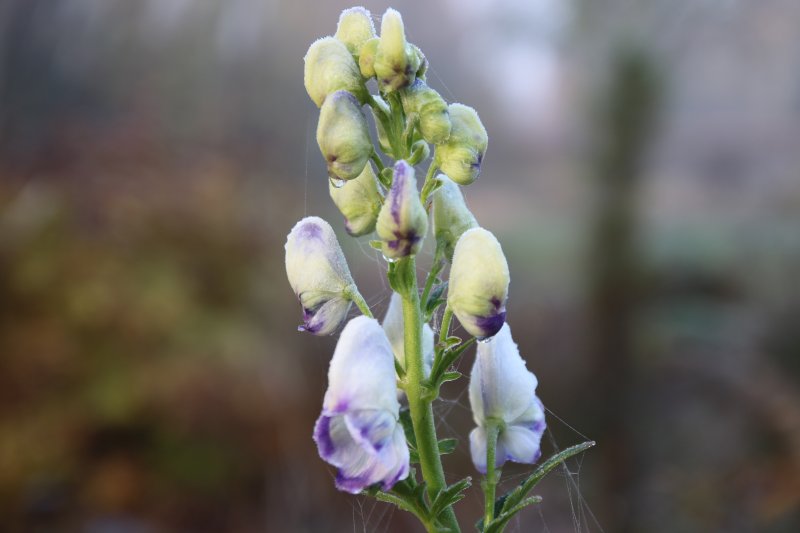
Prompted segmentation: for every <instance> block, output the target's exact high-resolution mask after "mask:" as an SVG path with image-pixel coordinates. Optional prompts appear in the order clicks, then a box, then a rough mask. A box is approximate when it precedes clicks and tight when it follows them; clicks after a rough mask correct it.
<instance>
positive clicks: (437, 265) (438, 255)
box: [420, 246, 444, 306]
mask: <svg viewBox="0 0 800 533" xmlns="http://www.w3.org/2000/svg"><path fill="white" fill-rule="evenodd" d="M443 266H444V258H443V257H442V249H441V247H439V246H437V247H436V251H435V252H434V253H433V265H431V271H430V272H429V273H428V279H426V280H425V288H424V289H422V297H420V302H422V304H423V305H425V306H427V305H428V296H429V295H430V293H431V289H432V288H433V284H434V282H435V281H436V278H437V276H439V272H441V271H442V267H443Z"/></svg>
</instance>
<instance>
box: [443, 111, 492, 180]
mask: <svg viewBox="0 0 800 533" xmlns="http://www.w3.org/2000/svg"><path fill="white" fill-rule="evenodd" d="M448 110H449V111H450V122H451V123H452V128H451V130H450V137H449V138H448V139H447V140H446V141H445V142H444V143H442V144H439V145H437V146H436V155H435V159H434V160H435V162H436V164H437V166H438V167H439V169H440V170H441V171H442V172H444V173H445V174H447V175H448V176H449V177H450V179H451V180H453V181H455V182H456V183H458V184H460V185H469V184H470V183H472V182H473V181H475V179H476V178H477V177H478V175H479V174H480V173H481V162H482V161H483V156H484V155H485V154H486V147H487V145H488V144H489V137H488V135H487V134H486V129H485V128H484V127H483V124H481V120H480V118H478V113H476V112H475V110H474V109H472V108H471V107H467V106H465V105H462V104H450V107H449V108H448Z"/></svg>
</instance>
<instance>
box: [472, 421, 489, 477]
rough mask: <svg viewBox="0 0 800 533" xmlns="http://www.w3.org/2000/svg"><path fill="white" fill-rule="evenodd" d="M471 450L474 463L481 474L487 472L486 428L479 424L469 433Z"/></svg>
mask: <svg viewBox="0 0 800 533" xmlns="http://www.w3.org/2000/svg"><path fill="white" fill-rule="evenodd" d="M469 452H470V455H471V456H472V464H474V465H475V468H476V469H477V470H478V472H480V473H481V474H485V473H486V430H484V429H483V426H478V427H476V428H475V429H473V430H472V431H470V433H469Z"/></svg>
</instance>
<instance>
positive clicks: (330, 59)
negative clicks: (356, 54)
mask: <svg viewBox="0 0 800 533" xmlns="http://www.w3.org/2000/svg"><path fill="white" fill-rule="evenodd" d="M304 61H305V67H304V74H303V78H304V80H303V81H304V82H305V86H306V91H307V92H308V96H310V97H311V99H312V100H313V101H314V103H315V104H317V107H321V106H322V103H323V102H324V101H325V97H327V96H328V95H329V94H331V93H333V92H335V91H339V90H345V91H349V92H350V93H352V94H354V95H356V96H357V97H358V98H359V100H361V101H362V102H363V101H365V100H364V99H365V98H366V96H367V92H366V89H365V88H364V83H363V82H362V80H361V71H360V70H359V68H358V65H357V64H356V60H355V59H353V56H352V55H350V51H349V50H348V49H347V46H346V45H345V44H344V43H343V42H341V41H339V40H338V39H335V38H333V37H323V38H322V39H317V40H316V41H314V42H313V43H311V46H310V47H309V48H308V52H307V53H306V57H305V58H304Z"/></svg>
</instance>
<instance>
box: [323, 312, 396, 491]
mask: <svg viewBox="0 0 800 533" xmlns="http://www.w3.org/2000/svg"><path fill="white" fill-rule="evenodd" d="M395 380H396V378H395V370H394V360H393V356H392V348H391V346H390V345H389V341H388V340H387V339H386V334H385V333H384V332H383V329H382V328H381V326H380V324H378V321H377V320H375V319H372V318H367V317H365V316H359V317H356V318H354V319H352V320H351V321H350V322H348V324H347V325H346V326H345V328H344V329H343V330H342V335H341V337H339V342H338V343H337V344H336V350H335V351H334V353H333V359H331V366H330V369H329V371H328V391H327V392H326V393H325V400H324V402H323V405H322V414H321V415H320V417H319V418H318V419H317V423H316V425H315V427H314V441H315V442H316V443H317V449H318V450H319V455H320V457H322V458H323V459H324V460H325V461H326V462H328V463H329V464H331V465H333V466H335V467H336V468H337V469H338V470H339V471H338V472H337V474H336V488H338V489H339V490H343V491H346V492H349V493H351V494H358V493H359V492H361V491H362V490H364V489H365V488H367V487H369V486H370V485H374V484H376V483H380V484H381V488H382V489H383V490H389V489H391V488H392V486H393V485H394V484H395V483H397V482H398V481H400V480H402V479H405V478H406V477H407V476H408V470H409V452H408V445H407V444H406V438H405V434H404V433H403V427H402V425H401V424H400V423H399V421H398V420H399V411H400V404H399V403H398V401H397V396H396V393H395V390H396V386H395Z"/></svg>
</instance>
